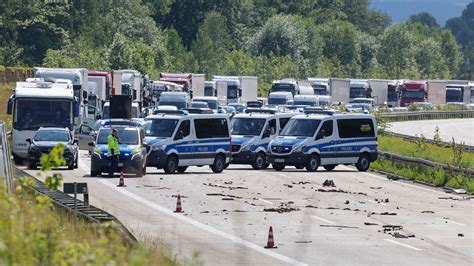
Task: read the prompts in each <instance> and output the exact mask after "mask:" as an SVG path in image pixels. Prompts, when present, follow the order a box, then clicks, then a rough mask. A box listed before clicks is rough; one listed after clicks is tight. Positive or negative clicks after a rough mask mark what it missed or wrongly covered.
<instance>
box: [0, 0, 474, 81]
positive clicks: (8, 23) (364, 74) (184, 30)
mask: <svg viewBox="0 0 474 266" xmlns="http://www.w3.org/2000/svg"><path fill="white" fill-rule="evenodd" d="M473 21H474V3H471V4H469V5H468V7H467V8H466V9H465V10H464V12H463V14H462V16H461V17H459V18H453V19H451V20H449V21H448V22H447V26H446V28H442V27H440V26H439V24H438V23H437V22H436V19H434V18H433V17H432V16H431V15H430V14H428V13H420V14H417V15H413V16H411V17H410V18H409V19H408V20H407V21H406V22H403V23H399V24H394V25H391V24H390V18H389V17H388V16H387V15H386V14H384V13H382V12H380V11H376V10H371V9H370V8H369V0H358V1H352V0H331V1H328V0H309V1H283V0H253V1H252V0H206V1H203V0H103V1H96V0H72V1H68V0H56V1H43V0H4V1H2V2H1V3H0V34H1V35H0V64H2V65H6V66H15V65H26V66H36V65H44V66H49V67H79V66H80V67H86V68H89V69H120V68H132V69H137V70H139V71H141V72H145V73H149V74H151V76H152V77H156V75H157V73H158V72H160V71H179V72H200V73H205V74H206V75H207V76H208V77H210V76H211V75H257V76H259V77H260V81H261V82H260V83H261V89H262V90H263V89H267V88H268V84H269V83H270V82H271V81H272V79H277V78H284V77H297V78H304V77H308V76H325V77H328V76H333V77H353V78H392V79H396V78H413V79H428V78H433V79H434V78H446V79H448V78H467V79H472V78H473V65H474V30H473V29H474V25H473Z"/></svg>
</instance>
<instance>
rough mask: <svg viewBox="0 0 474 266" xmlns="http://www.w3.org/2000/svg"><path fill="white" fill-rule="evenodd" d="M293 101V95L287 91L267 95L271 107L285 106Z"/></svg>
mask: <svg viewBox="0 0 474 266" xmlns="http://www.w3.org/2000/svg"><path fill="white" fill-rule="evenodd" d="M292 100H293V94H292V93H291V92H289V91H278V92H270V95H268V104H271V105H277V106H278V105H287V104H288V102H289V101H292Z"/></svg>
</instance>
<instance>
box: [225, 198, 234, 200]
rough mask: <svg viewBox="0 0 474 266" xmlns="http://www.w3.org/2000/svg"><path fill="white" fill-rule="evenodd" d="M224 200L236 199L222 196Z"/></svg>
mask: <svg viewBox="0 0 474 266" xmlns="http://www.w3.org/2000/svg"><path fill="white" fill-rule="evenodd" d="M222 200H234V198H222Z"/></svg>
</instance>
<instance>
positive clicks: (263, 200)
mask: <svg viewBox="0 0 474 266" xmlns="http://www.w3.org/2000/svg"><path fill="white" fill-rule="evenodd" d="M258 200H259V201H262V202H265V203H267V204H274V203H273V202H271V201H269V200H266V199H258Z"/></svg>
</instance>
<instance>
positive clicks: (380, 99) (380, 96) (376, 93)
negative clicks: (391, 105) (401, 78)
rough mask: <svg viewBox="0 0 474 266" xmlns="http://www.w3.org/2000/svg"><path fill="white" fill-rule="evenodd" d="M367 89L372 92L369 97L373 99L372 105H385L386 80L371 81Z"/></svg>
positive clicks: (386, 97)
mask: <svg viewBox="0 0 474 266" xmlns="http://www.w3.org/2000/svg"><path fill="white" fill-rule="evenodd" d="M369 87H370V88H371V90H372V93H371V94H372V95H371V96H372V98H373V99H374V105H378V106H383V105H386V104H387V102H388V80H383V79H371V80H369Z"/></svg>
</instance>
